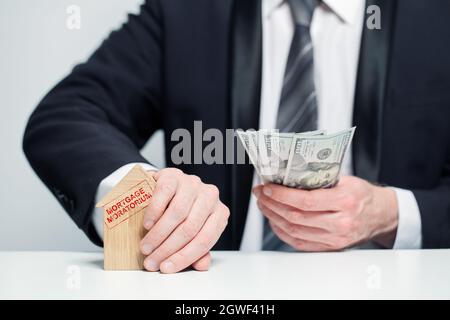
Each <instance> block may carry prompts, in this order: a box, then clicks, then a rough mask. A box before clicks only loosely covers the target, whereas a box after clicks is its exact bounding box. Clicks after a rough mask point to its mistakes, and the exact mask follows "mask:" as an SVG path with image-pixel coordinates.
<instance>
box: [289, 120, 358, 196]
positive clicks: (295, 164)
mask: <svg viewBox="0 0 450 320" xmlns="http://www.w3.org/2000/svg"><path fill="white" fill-rule="evenodd" d="M354 132H355V128H351V129H348V130H344V131H342V132H339V133H336V134H332V135H325V134H323V135H305V134H298V135H295V136H294V138H293V141H292V144H291V149H290V152H289V161H288V166H287V170H286V174H285V176H284V180H283V184H284V185H285V186H288V187H292V188H301V189H306V190H312V189H319V188H327V187H332V186H334V185H336V184H337V182H338V180H339V173H340V171H341V165H342V161H343V158H344V156H345V154H346V151H347V148H348V146H349V145H350V143H351V141H352V139H353V134H354Z"/></svg>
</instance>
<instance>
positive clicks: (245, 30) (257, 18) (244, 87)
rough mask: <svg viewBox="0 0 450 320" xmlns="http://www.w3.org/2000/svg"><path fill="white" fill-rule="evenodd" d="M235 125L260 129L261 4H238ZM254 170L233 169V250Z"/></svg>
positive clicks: (242, 0)
mask: <svg viewBox="0 0 450 320" xmlns="http://www.w3.org/2000/svg"><path fill="white" fill-rule="evenodd" d="M231 42H232V46H231V66H230V68H231V122H232V126H233V128H235V129H243V130H246V129H250V128H253V129H257V128H258V123H259V108H260V96H261V72H262V71H261V66H262V24H261V0H236V1H235V2H234V11H233V24H232V35H231ZM252 179H253V168H252V167H251V166H250V165H236V164H234V165H233V166H232V176H231V180H232V181H231V195H232V201H231V203H232V208H231V212H232V218H231V223H232V230H233V247H234V249H239V246H240V242H241V238H242V235H243V232H244V226H245V221H246V217H247V210H248V205H249V199H250V194H251V186H252Z"/></svg>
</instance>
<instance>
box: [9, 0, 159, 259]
mask: <svg viewBox="0 0 450 320" xmlns="http://www.w3.org/2000/svg"><path fill="white" fill-rule="evenodd" d="M141 2H142V0H72V1H67V0H39V1H35V0H1V1H0V110H1V114H0V121H1V122H0V146H1V156H0V161H1V163H0V203H1V205H0V250H82V251H93V250H99V249H98V248H97V247H95V246H94V245H92V244H91V243H90V242H89V241H88V239H87V238H86V237H85V236H84V234H83V233H82V232H81V231H80V230H79V229H78V228H77V227H76V226H75V224H74V223H73V222H72V221H71V220H70V218H69V217H68V216H67V214H66V213H65V212H64V211H63V210H62V208H61V207H60V206H59V204H58V203H57V202H56V200H55V199H54V198H53V196H52V195H51V194H50V192H49V191H48V190H47V189H46V187H45V186H44V185H43V184H42V183H41V181H40V180H39V179H38V178H37V176H36V175H35V174H34V172H33V171H32V169H31V168H30V166H29V165H28V162H27V161H26V159H25V156H24V154H23V152H22V146H21V145H22V135H23V131H24V128H25V124H26V121H27V118H28V116H29V115H30V113H31V112H32V110H33V108H34V107H35V106H36V105H37V103H38V102H39V100H40V99H41V98H42V97H43V95H44V94H45V93H46V92H47V91H48V90H49V89H50V88H51V87H53V86H54V85H55V84H56V83H57V82H58V81H59V80H60V79H61V78H62V77H64V76H65V75H66V74H67V73H68V72H70V70H71V69H72V68H73V66H74V65H75V64H77V63H80V62H83V61H84V60H85V59H86V58H87V57H88V56H89V55H90V53H91V52H92V51H93V50H94V49H95V48H96V47H98V45H99V44H100V43H101V41H102V40H103V39H104V38H105V37H106V36H107V35H108V33H109V32H110V31H111V30H113V29H115V28H118V27H119V26H120V25H121V24H122V23H123V22H124V21H126V16H127V12H135V13H136V12H138V11H139V5H140V3H141ZM70 5H78V6H79V7H80V9H81V29H80V30H69V29H68V28H67V27H66V20H67V18H68V16H69V15H68V14H67V13H66V9H67V7H68V6H70ZM162 143H163V142H162V133H158V134H157V135H156V136H155V137H154V138H152V140H151V141H150V142H149V144H147V146H146V148H145V149H144V150H143V154H144V156H146V157H147V158H148V159H150V160H151V161H152V162H153V163H155V164H156V165H158V166H163V165H164V160H163V156H162V152H153V153H151V152H150V150H162V147H163V145H162Z"/></svg>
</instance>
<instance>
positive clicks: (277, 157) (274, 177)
mask: <svg viewBox="0 0 450 320" xmlns="http://www.w3.org/2000/svg"><path fill="white" fill-rule="evenodd" d="M324 133H325V132H324V131H321V130H320V131H319V130H318V131H311V132H304V133H297V134H296V133H279V132H278V130H271V131H266V132H264V140H265V146H266V149H267V153H266V154H267V157H268V163H269V167H270V169H271V170H266V172H270V175H268V176H267V177H266V180H269V181H270V182H272V183H276V184H283V181H284V177H285V176H286V170H287V165H288V162H289V155H290V150H291V146H292V141H293V140H294V137H295V136H300V135H301V136H314V135H323V134H324Z"/></svg>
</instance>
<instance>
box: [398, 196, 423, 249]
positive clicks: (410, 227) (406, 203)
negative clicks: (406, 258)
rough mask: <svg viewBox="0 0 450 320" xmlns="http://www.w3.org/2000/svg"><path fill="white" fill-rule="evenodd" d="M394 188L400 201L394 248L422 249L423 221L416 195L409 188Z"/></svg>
mask: <svg viewBox="0 0 450 320" xmlns="http://www.w3.org/2000/svg"><path fill="white" fill-rule="evenodd" d="M393 190H394V191H395V192H396V194H397V202H398V227H397V236H396V238H395V242H394V247H393V249H421V248H422V221H421V219H420V209H419V206H418V204H417V200H416V197H415V196H414V194H413V193H412V192H411V191H409V190H404V189H398V188H393Z"/></svg>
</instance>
